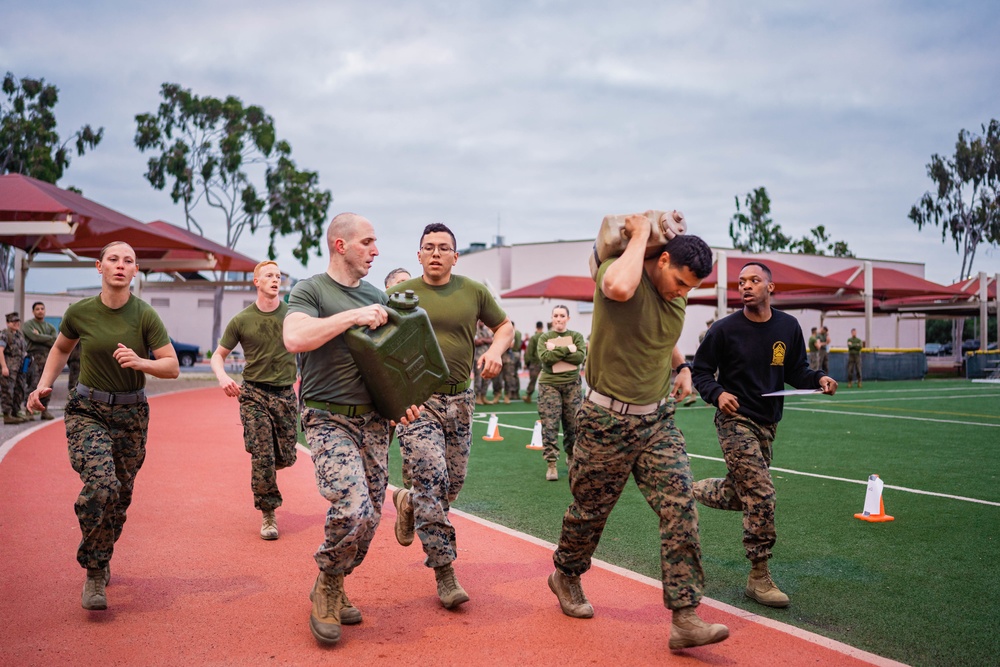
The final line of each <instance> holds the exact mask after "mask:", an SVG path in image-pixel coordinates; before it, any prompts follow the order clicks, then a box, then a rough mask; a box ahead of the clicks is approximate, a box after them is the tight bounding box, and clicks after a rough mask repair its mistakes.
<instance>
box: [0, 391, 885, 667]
mask: <svg viewBox="0 0 1000 667" xmlns="http://www.w3.org/2000/svg"><path fill="white" fill-rule="evenodd" d="M151 413H152V416H151V419H150V434H149V442H148V445H147V456H146V462H145V465H144V466H143V468H142V470H141V471H140V473H139V476H138V478H137V483H136V488H135V499H134V502H133V505H132V508H131V509H130V511H129V520H128V523H127V524H126V526H125V531H124V533H123V535H122V538H121V539H120V540H119V542H118V544H117V545H116V549H115V556H114V559H113V560H112V582H111V585H110V586H109V587H108V605H109V608H108V610H107V611H104V612H88V611H86V610H84V609H82V608H81V606H80V592H81V589H82V586H83V580H84V572H83V570H82V569H80V567H79V566H78V565H77V563H76V558H75V554H76V547H77V543H78V541H79V528H78V526H77V522H76V516H75V515H74V513H73V502H74V500H75V498H76V496H77V494H78V493H79V488H80V482H79V478H78V477H77V476H76V474H75V473H74V472H73V470H72V469H71V468H70V465H69V461H68V457H67V454H66V439H65V431H64V428H63V424H62V421H56V422H53V423H49V424H46V425H44V426H40V427H39V428H37V429H35V430H33V431H30V432H28V433H26V434H24V435H23V436H22V437H21V439H19V440H16V441H12V442H10V443H7V445H5V446H4V447H3V448H2V449H0V457H2V459H0V536H2V537H0V559H2V560H0V562H2V563H3V567H2V569H0V590H2V595H0V619H2V621H0V664H3V665H5V666H6V665H12V666H13V665H17V666H19V667H20V666H24V665H46V666H48V665H79V666H81V667H83V666H88V665H94V666H96V667H107V666H109V665H330V664H348V665H351V664H365V663H380V664H381V663H385V664H400V665H402V664H413V663H419V664H433V665H435V666H438V665H441V666H445V665H462V666H463V667H468V666H470V665H556V664H580V665H582V664H589V665H644V664H649V665H653V664H655V665H664V664H678V665H680V664H685V665H691V664H696V663H704V664H713V665H761V666H766V667H779V666H781V665H795V666H799V665H806V664H808V665H818V666H821V665H831V666H833V665H836V666H838V667H843V666H845V665H846V666H851V665H866V664H878V665H892V664H898V663H893V662H891V661H889V660H885V659H882V658H879V657H878V656H874V655H871V654H868V653H864V652H862V651H858V650H855V649H852V648H850V647H848V646H845V645H843V644H838V643H836V642H832V641H830V640H826V639H824V638H821V637H817V636H815V635H812V634H809V633H806V632H804V631H801V630H797V629H795V628H792V627H790V626H785V625H783V624H780V623H776V622H774V621H769V620H767V619H761V618H760V617H757V616H754V615H753V614H749V613H747V612H744V611H741V610H739V609H736V608H733V607H729V606H726V605H721V604H719V603H716V602H714V601H711V600H706V601H705V603H704V604H703V605H702V607H701V608H700V612H701V614H702V616H703V617H705V618H706V620H709V621H712V622H721V623H725V624H727V625H728V626H729V628H730V632H731V635H730V638H729V639H728V640H727V641H725V642H723V643H721V644H715V645H713V646H708V647H702V648H697V649H689V650H686V651H681V652H673V653H672V652H671V651H670V650H669V649H668V648H667V639H668V636H669V622H670V615H669V612H667V611H666V610H665V609H664V608H663V606H662V603H661V590H660V586H659V582H656V581H653V580H650V579H648V578H645V577H641V576H638V575H635V574H632V573H629V572H626V571H624V570H619V569H617V568H611V567H606V566H598V567H595V568H593V569H592V570H591V571H590V572H589V573H588V574H587V575H586V576H585V577H584V584H585V587H586V590H587V594H588V596H589V597H590V600H591V602H592V603H593V604H594V607H595V609H596V615H595V617H594V618H593V619H590V620H579V619H572V618H569V617H566V616H564V615H563V614H562V613H561V612H560V611H559V606H558V603H557V602H556V599H555V597H554V596H553V595H552V593H551V592H550V591H549V589H548V586H547V585H546V577H547V576H548V574H549V572H551V570H552V560H551V550H552V548H551V546H550V545H546V544H544V543H542V542H540V541H538V540H534V539H533V538H529V537H526V536H523V535H518V534H514V533H511V532H510V531H506V530H505V529H503V528H501V527H499V526H495V525H492V524H488V523H485V522H481V521H479V520H477V519H475V518H474V517H468V516H466V515H462V514H461V513H457V512H456V513H454V514H455V516H454V518H453V521H454V522H455V525H456V528H457V530H458V536H459V546H460V549H459V552H460V556H459V560H458V561H456V570H457V572H458V574H459V578H460V580H461V581H462V584H463V586H464V587H465V588H466V590H468V592H469V594H470V596H471V598H472V600H471V601H470V602H468V603H467V604H465V605H463V606H462V607H460V608H459V609H458V610H457V611H447V610H445V609H443V608H442V607H441V606H440V604H439V603H438V600H437V595H436V592H435V585H434V576H433V573H432V572H431V571H430V570H428V569H427V568H425V567H424V565H423V552H422V551H421V549H420V546H419V542H417V543H415V544H414V545H412V546H410V547H408V548H403V547H400V546H399V545H398V544H396V541H395V538H394V537H393V531H392V522H393V520H394V517H395V514H394V509H393V507H392V503H391V502H388V503H387V504H386V506H385V513H384V515H383V521H382V526H381V527H380V529H379V531H378V535H377V536H376V538H375V542H374V543H373V545H372V549H371V551H370V552H369V554H368V557H367V559H366V560H365V562H364V563H363V564H362V566H361V567H360V568H358V570H357V571H356V572H355V573H354V574H353V575H352V576H350V577H348V579H347V590H348V593H349V595H350V596H351V600H352V601H353V602H354V604H356V605H357V606H358V607H359V608H361V610H362V612H363V614H364V622H363V623H362V624H361V625H358V626H352V627H345V629H344V635H343V639H342V640H341V642H340V643H339V644H338V645H336V646H334V647H324V646H320V645H319V644H317V642H316V641H315V640H314V639H313V637H312V634H311V633H310V632H309V626H308V622H309V610H310V603H309V590H310V588H311V587H312V584H313V581H314V579H315V577H316V565H315V562H314V561H313V559H312V554H313V552H314V551H315V549H316V547H317V545H318V544H319V543H320V541H321V539H322V526H323V517H324V512H325V510H326V502H325V501H324V500H323V499H322V497H321V496H320V495H319V493H318V492H317V490H316V485H315V481H314V478H313V467H312V462H311V461H310V459H309V456H308V454H307V453H305V452H304V451H300V453H299V460H298V462H297V463H296V464H295V465H294V466H293V467H291V468H289V469H287V470H283V471H281V472H280V473H279V475H278V481H279V485H280V487H281V490H282V494H283V495H284V498H285V502H284V505H283V506H282V507H281V508H280V509H278V512H277V517H278V525H279V528H280V530H281V538H280V539H279V540H277V541H275V542H265V541H263V540H261V539H260V537H259V536H258V530H259V528H260V513H259V512H257V511H256V510H254V508H253V499H252V496H251V493H250V488H249V486H250V479H249V477H250V475H249V469H250V457H249V456H248V455H247V454H246V452H245V451H244V449H243V443H242V427H241V425H240V419H239V409H238V406H237V403H236V401H235V400H233V399H229V398H226V397H225V396H224V395H223V393H222V392H221V391H219V390H218V389H215V388H213V389H202V390H192V391H185V392H180V393H176V394H167V395H162V396H156V397H153V398H152V399H151ZM12 444H13V445H14V446H13V447H11V445H12ZM5 452H6V455H5V456H4V453H5Z"/></svg>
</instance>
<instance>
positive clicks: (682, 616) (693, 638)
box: [670, 607, 729, 650]
mask: <svg viewBox="0 0 1000 667" xmlns="http://www.w3.org/2000/svg"><path fill="white" fill-rule="evenodd" d="M673 617H674V618H673V623H671V625H670V648H671V650H677V649H682V648H691V647H693V646H705V645H706V644H714V643H716V642H721V641H722V640H723V639H725V638H726V637H728V636H729V628H727V627H726V626H724V625H722V624H721V623H706V622H705V621H703V620H701V619H700V618H698V614H697V613H695V608H694V607H684V608H683V609H675V610H674V613H673Z"/></svg>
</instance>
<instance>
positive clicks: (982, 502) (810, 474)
mask: <svg viewBox="0 0 1000 667" xmlns="http://www.w3.org/2000/svg"><path fill="white" fill-rule="evenodd" d="M786 409H787V406H786ZM802 409H803V410H805V408H802ZM807 412H829V411H827V410H807ZM835 414H841V413H835ZM843 414H852V413H843ZM862 416H865V417H875V416H881V415H862ZM473 421H477V422H479V423H480V424H485V423H487V420H481V419H474V420H473ZM929 421H944V420H937V419H932V420H929ZM951 423H967V422H951ZM968 423H971V422H968ZM973 425H974V426H983V425H984V424H973ZM985 425H986V426H1000V424H985ZM502 426H503V427H504V428H505V429H514V430H515V431H532V430H533V429H530V428H525V427H524V426H516V425H514V424H502ZM688 456H689V457H691V458H695V459H704V460H706V461H718V462H720V463H725V462H726V461H725V459H723V458H721V457H718V456H705V455H703V454H688ZM771 470H774V471H777V472H783V473H786V474H789V475H801V476H803V477H816V478H818V479H826V480H830V481H834V482H848V483H850V484H861V485H863V486H867V485H868V480H867V479H863V480H858V479H848V478H847V477H833V476H830V475H820V474H817V473H813V472H802V471H799V470H791V469H789V468H773V467H772V468H771ZM885 488H887V489H893V490H894V491H904V492H906V493H915V494H918V495H922V496H934V497H936V498H948V499H949V500H961V501H963V502H967V503H977V504H980V505H990V506H992V507H1000V502H993V501H992V500H980V499H978V498H967V497H965V496H955V495H951V494H948V493H937V492H935V491H923V490H921V489H910V488H907V487H905V486H895V485H893V484H886V485H885Z"/></svg>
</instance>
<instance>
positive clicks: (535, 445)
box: [524, 419, 545, 449]
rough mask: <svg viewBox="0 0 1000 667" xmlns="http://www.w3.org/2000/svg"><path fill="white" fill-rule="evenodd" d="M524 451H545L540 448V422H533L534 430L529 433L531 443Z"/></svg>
mask: <svg viewBox="0 0 1000 667" xmlns="http://www.w3.org/2000/svg"><path fill="white" fill-rule="evenodd" d="M524 447H525V449H545V448H544V447H543V446H542V420H541V419H539V420H538V421H536V422H535V430H534V431H532V433H531V443H530V444H527V445H525V446H524Z"/></svg>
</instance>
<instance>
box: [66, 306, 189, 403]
mask: <svg viewBox="0 0 1000 667" xmlns="http://www.w3.org/2000/svg"><path fill="white" fill-rule="evenodd" d="M59 332H60V333H62V335H64V336H66V337H67V338H72V339H73V340H79V341H80V342H79V343H78V345H79V346H80V384H85V385H87V386H88V387H90V388H92V389H100V390H101V391H112V392H129V391H137V390H139V389H142V388H143V387H145V386H146V374H145V373H142V372H141V371H137V370H134V369H131V368H122V367H121V365H120V364H119V363H118V362H117V361H116V360H115V358H114V356H112V355H113V354H114V351H115V350H117V349H118V344H119V343H121V344H123V345H124V346H125V347H128V348H131V349H132V350H133V351H134V352H135V353H136V354H137V355H139V356H140V357H143V358H146V357H149V356H150V352H151V351H152V350H157V349H159V348H161V347H164V346H165V345H169V344H170V336H168V335H167V328H166V327H164V326H163V321H162V320H160V316H159V315H157V314H156V311H155V310H153V307H152V306H150V305H149V304H148V303H146V302H145V301H143V300H142V299H139V298H138V297H136V296H134V295H130V296H129V299H128V301H127V302H126V303H125V305H124V306H122V307H121V308H108V307H107V306H105V305H104V304H103V303H101V297H100V295H97V296H91V297H87V298H86V299H82V300H80V301H77V302H76V303H74V304H72V305H71V306H70V307H69V308H67V309H66V314H65V315H63V319H62V322H60V324H59Z"/></svg>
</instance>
